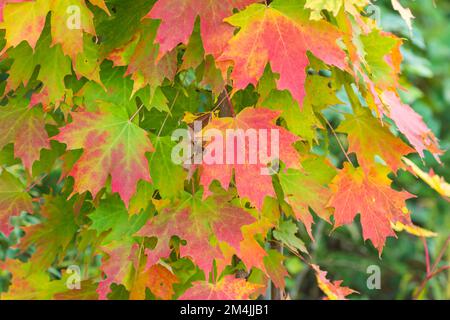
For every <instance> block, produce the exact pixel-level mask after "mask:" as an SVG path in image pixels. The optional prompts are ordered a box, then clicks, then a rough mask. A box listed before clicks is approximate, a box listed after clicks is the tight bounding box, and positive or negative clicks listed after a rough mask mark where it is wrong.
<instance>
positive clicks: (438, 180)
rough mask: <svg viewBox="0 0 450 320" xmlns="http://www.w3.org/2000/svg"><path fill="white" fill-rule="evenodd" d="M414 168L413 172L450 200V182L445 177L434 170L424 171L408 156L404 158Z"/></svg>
mask: <svg viewBox="0 0 450 320" xmlns="http://www.w3.org/2000/svg"><path fill="white" fill-rule="evenodd" d="M402 160H403V161H404V162H405V163H406V164H407V165H408V166H409V167H410V168H411V170H412V172H413V173H414V174H415V175H417V176H418V177H419V178H421V179H422V180H423V181H425V183H426V184H428V185H429V186H430V187H431V188H433V189H434V190H436V192H437V193H439V194H440V195H441V196H443V197H444V198H446V199H449V200H450V184H449V183H448V182H447V181H445V179H444V178H443V177H440V176H438V175H437V174H435V173H434V171H433V170H430V172H429V173H426V172H424V171H423V170H422V169H420V168H419V167H418V166H417V165H416V164H415V163H414V162H412V161H411V160H409V159H408V158H403V159H402Z"/></svg>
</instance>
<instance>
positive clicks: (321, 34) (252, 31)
mask: <svg viewBox="0 0 450 320" xmlns="http://www.w3.org/2000/svg"><path fill="white" fill-rule="evenodd" d="M302 9H303V7H302V4H301V3H300V2H298V1H297V0H278V1H274V2H272V3H271V4H270V6H265V5H262V4H253V5H251V6H249V7H247V8H246V9H245V10H243V11H241V12H239V13H237V14H235V15H234V16H232V17H230V18H227V19H226V20H225V21H227V22H229V23H231V24H232V25H234V26H236V27H240V28H241V29H240V31H239V32H238V33H237V35H236V36H234V37H233V38H232V39H231V40H230V41H229V43H228V46H227V47H226V48H225V51H224V53H223V54H222V55H221V56H220V57H219V59H218V60H219V61H233V62H234V68H233V73H232V75H231V78H232V79H233V80H234V87H235V89H244V88H245V87H247V85H249V84H253V85H256V84H257V82H258V80H259V79H260V78H261V76H262V75H263V72H264V68H265V67H266V64H267V63H268V62H270V66H271V68H272V70H273V71H274V72H276V73H279V74H280V78H279V80H278V81H277V87H278V89H279V90H284V89H287V90H289V91H290V92H291V94H292V96H293V97H294V99H295V100H297V101H298V102H299V104H300V106H301V105H302V103H303V98H304V96H305V88H304V84H305V78H306V70H305V69H306V67H307V66H308V64H309V60H308V57H307V51H310V52H312V53H313V54H314V55H315V56H316V57H318V58H319V59H321V60H323V61H324V62H325V63H327V64H331V65H334V66H337V67H339V68H341V69H343V68H345V66H346V63H345V53H344V51H342V50H341V49H340V48H339V46H338V45H337V43H336V41H337V40H338V38H340V37H341V33H340V32H339V31H338V29H336V28H335V27H334V26H332V25H331V24H329V23H327V22H325V21H309V19H308V17H307V16H306V15H305V14H302V13H303V12H305V11H304V10H302ZM305 13H306V12H305Z"/></svg>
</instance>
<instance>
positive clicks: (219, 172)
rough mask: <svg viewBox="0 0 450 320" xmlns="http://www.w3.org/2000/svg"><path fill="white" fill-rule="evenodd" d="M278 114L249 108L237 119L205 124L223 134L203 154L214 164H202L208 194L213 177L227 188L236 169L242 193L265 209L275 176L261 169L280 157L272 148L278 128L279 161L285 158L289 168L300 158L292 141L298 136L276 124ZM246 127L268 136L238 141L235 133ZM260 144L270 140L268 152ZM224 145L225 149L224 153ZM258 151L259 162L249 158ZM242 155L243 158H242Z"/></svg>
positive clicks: (295, 165) (241, 194)
mask: <svg viewBox="0 0 450 320" xmlns="http://www.w3.org/2000/svg"><path fill="white" fill-rule="evenodd" d="M279 115H280V113H279V112H277V111H271V110H268V109H262V108H258V109H253V108H246V109H244V110H242V111H241V112H240V113H239V114H238V115H237V116H236V117H235V118H215V119H213V120H212V121H211V122H210V123H209V124H208V125H207V126H206V127H205V132H208V130H210V129H214V130H218V131H217V132H220V133H221V135H220V136H218V137H213V138H214V139H212V141H211V142H210V143H208V144H207V145H206V150H205V156H204V157H205V158H206V157H211V159H212V160H213V161H210V163H211V164H209V163H207V162H205V161H204V163H203V164H202V165H201V178H200V184H201V185H202V186H204V188H205V193H204V196H205V197H207V196H209V195H210V194H211V192H210V191H209V186H210V184H211V183H212V182H213V180H218V181H219V182H220V184H221V185H222V187H223V188H225V189H228V187H229V184H230V182H231V177H232V173H233V170H234V173H235V180H236V188H237V191H238V193H239V195H240V196H241V197H242V198H245V197H247V198H248V199H250V201H251V203H252V204H254V205H255V206H256V207H257V208H259V209H261V208H262V205H263V202H264V198H265V197H266V196H271V197H275V191H274V189H273V186H272V177H271V176H270V175H263V174H262V173H263V171H262V170H263V169H264V168H267V164H268V163H269V162H270V161H271V159H270V158H271V157H276V156H278V155H275V154H273V150H271V149H269V148H270V141H272V135H273V134H274V133H273V131H277V133H278V135H279V146H276V147H278V149H279V160H281V161H283V162H284V163H285V164H286V166H287V167H289V168H298V167H299V157H298V154H297V151H296V150H295V148H294V147H293V143H294V142H296V141H297V140H299V138H298V137H297V136H295V135H294V134H292V133H290V132H289V131H287V130H286V129H284V128H282V127H279V126H277V125H275V121H276V119H277V118H278V116H279ZM247 129H251V130H256V132H257V135H258V132H260V130H265V132H266V133H267V136H266V137H263V138H259V140H258V141H251V140H252V139H250V138H249V137H247V136H245V137H244V140H245V141H244V142H242V143H239V140H237V139H239V138H236V137H233V132H235V133H239V132H244V134H245V131H246V130H247ZM229 130H232V131H229ZM233 130H234V131H233ZM215 132H216V131H215ZM219 137H220V138H221V139H222V141H220V139H219ZM216 139H217V140H216ZM263 139H264V140H265V141H264V140H263ZM223 140H226V141H223ZM261 143H263V144H264V143H267V146H268V147H267V150H266V151H265V150H263V147H262V146H261ZM255 144H256V145H255ZM225 146H226V151H225V152H224V150H223V149H224V148H225ZM268 151H269V152H268ZM219 152H220V154H219ZM255 154H256V156H257V157H259V159H256V160H257V161H254V162H256V163H253V162H252V161H250V159H251V158H253V157H254V156H255ZM231 155H232V156H233V159H231V161H230V159H228V158H231ZM239 158H241V160H243V161H239ZM227 162H228V163H229V164H227ZM249 181H252V184H251V185H249V184H248V182H249Z"/></svg>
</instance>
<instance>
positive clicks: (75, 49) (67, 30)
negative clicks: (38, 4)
mask: <svg viewBox="0 0 450 320" xmlns="http://www.w3.org/2000/svg"><path fill="white" fill-rule="evenodd" d="M50 10H51V12H52V17H51V32H52V44H53V45H54V44H57V43H59V44H61V48H62V50H63V52H64V54H65V55H68V56H69V57H71V58H72V61H76V58H77V56H78V54H80V53H82V52H83V48H84V42H83V36H84V32H86V33H89V34H90V35H91V36H95V35H96V33H95V28H94V21H93V18H94V15H93V14H92V12H91V11H90V10H89V8H88V7H87V6H86V2H85V0H51V1H50ZM75 15H76V17H75Z"/></svg>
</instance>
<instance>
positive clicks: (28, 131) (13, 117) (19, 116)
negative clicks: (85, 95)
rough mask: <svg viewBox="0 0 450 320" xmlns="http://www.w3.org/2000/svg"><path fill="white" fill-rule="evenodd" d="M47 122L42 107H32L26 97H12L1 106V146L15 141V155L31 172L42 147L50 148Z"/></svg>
mask: <svg viewBox="0 0 450 320" xmlns="http://www.w3.org/2000/svg"><path fill="white" fill-rule="evenodd" d="M45 123H46V122H45V117H44V113H43V112H42V110H41V109H40V108H38V107H31V108H30V107H29V106H28V100H26V99H22V98H17V99H11V100H10V101H9V102H8V104H7V105H6V106H5V107H1V108H0V148H3V147H4V146H5V145H7V144H8V143H14V156H16V157H17V158H20V159H22V162H23V164H24V166H25V168H27V169H28V170H29V171H30V172H31V168H32V166H33V163H34V162H35V161H36V160H38V159H39V157H40V151H41V149H43V148H46V149H50V144H49V142H48V135H47V132H46V131H45Z"/></svg>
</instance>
